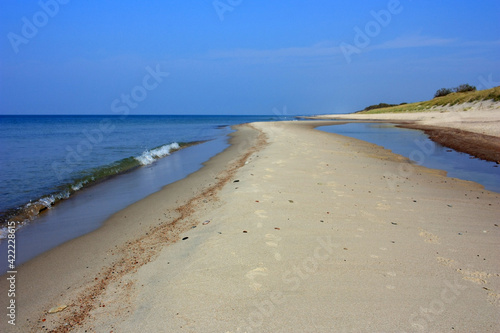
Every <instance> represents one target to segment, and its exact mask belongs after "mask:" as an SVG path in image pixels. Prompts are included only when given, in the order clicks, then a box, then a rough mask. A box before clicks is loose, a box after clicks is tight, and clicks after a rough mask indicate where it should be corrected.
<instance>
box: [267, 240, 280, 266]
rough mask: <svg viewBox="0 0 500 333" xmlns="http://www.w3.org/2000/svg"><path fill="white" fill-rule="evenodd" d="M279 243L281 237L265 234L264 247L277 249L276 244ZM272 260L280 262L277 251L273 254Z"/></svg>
mask: <svg viewBox="0 0 500 333" xmlns="http://www.w3.org/2000/svg"><path fill="white" fill-rule="evenodd" d="M279 241H281V237H279V236H276V235H273V234H266V245H267V246H269V247H274V248H277V247H278V242H279ZM274 259H276V260H277V261H280V260H281V254H280V253H279V252H278V251H275V252H274Z"/></svg>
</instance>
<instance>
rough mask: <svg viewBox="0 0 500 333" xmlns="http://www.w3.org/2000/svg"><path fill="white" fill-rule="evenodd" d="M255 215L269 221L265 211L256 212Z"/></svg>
mask: <svg viewBox="0 0 500 333" xmlns="http://www.w3.org/2000/svg"><path fill="white" fill-rule="evenodd" d="M254 214H255V215H257V216H258V217H260V218H261V219H267V215H266V214H267V212H266V211H265V210H262V209H259V210H256V211H255V212H254Z"/></svg>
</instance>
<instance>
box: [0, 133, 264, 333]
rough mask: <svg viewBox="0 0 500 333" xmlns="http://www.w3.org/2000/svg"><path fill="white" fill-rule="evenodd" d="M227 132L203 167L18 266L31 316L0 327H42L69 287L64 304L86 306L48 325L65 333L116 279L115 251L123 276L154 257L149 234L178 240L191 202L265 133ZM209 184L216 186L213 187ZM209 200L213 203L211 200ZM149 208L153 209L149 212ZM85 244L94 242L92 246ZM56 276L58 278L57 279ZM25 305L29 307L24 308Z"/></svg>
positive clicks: (0, 286) (3, 285)
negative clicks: (222, 144)
mask: <svg viewBox="0 0 500 333" xmlns="http://www.w3.org/2000/svg"><path fill="white" fill-rule="evenodd" d="M240 126H241V125H237V126H235V127H240ZM239 132H243V133H245V132H250V130H249V129H246V128H245V129H240V130H239ZM229 136H230V137H231V138H230V140H229V143H230V146H229V147H228V148H227V149H225V150H224V151H223V152H221V153H219V154H217V155H216V156H214V157H212V158H211V159H210V160H208V161H207V162H205V163H203V165H204V166H203V168H202V169H201V170H199V171H196V172H195V173H192V174H190V175H188V176H187V177H185V178H183V179H181V180H179V181H177V182H174V183H172V184H169V185H167V186H165V187H164V188H163V189H162V190H160V191H158V192H156V193H153V194H151V195H149V196H148V197H146V198H144V199H142V200H140V201H138V202H136V203H133V204H131V205H130V206H128V207H127V208H125V209H123V210H121V211H119V212H117V213H115V214H113V216H111V217H110V218H109V219H107V220H106V221H105V222H104V224H103V225H102V226H101V227H100V228H98V229H97V230H95V231H92V232H90V233H88V234H85V235H83V236H80V237H78V238H75V239H72V240H70V241H68V242H65V243H63V244H61V245H59V246H57V247H55V248H53V249H51V250H49V251H47V252H44V253H42V254H40V255H39V256H37V257H35V258H33V259H31V260H29V261H28V262H26V263H23V264H22V265H20V266H19V267H18V268H17V270H18V273H17V274H18V275H19V277H18V280H17V283H18V286H17V287H18V290H21V291H20V292H19V293H18V294H17V295H16V302H18V303H21V304H23V305H24V306H23V312H27V313H29V315H28V316H26V317H23V318H19V319H18V320H17V321H18V323H19V322H20V324H22V325H23V328H20V327H19V325H16V326H15V327H13V326H10V325H7V323H6V321H2V322H0V328H2V327H4V328H9V329H13V328H14V331H16V330H17V329H19V332H24V331H25V330H26V329H29V330H30V331H31V330H33V329H35V327H38V328H40V327H41V326H43V325H41V326H40V325H39V324H42V323H43V321H42V319H41V318H38V317H40V315H43V313H44V312H46V311H47V310H48V308H50V307H51V306H50V304H51V303H50V299H51V298H52V297H55V298H58V297H57V296H56V295H61V296H63V295H64V294H65V293H66V292H67V291H68V290H70V292H69V293H70V295H67V297H63V298H65V299H66V300H67V301H63V303H69V304H73V306H75V307H76V308H78V307H79V306H78V305H77V304H76V303H75V297H76V302H77V303H82V304H86V306H85V307H84V308H80V311H77V313H76V314H73V315H71V316H70V317H71V319H69V318H65V319H64V320H63V322H64V323H66V324H69V325H61V326H60V327H59V328H52V329H53V330H55V331H57V332H65V331H67V330H69V328H70V327H71V324H72V323H73V325H78V323H79V322H81V321H82V320H84V319H86V315H87V314H88V311H90V310H92V309H95V308H96V304H93V303H92V302H91V301H90V299H92V298H94V297H95V296H96V293H97V294H100V293H102V292H103V291H104V289H103V287H104V286H107V285H108V284H109V282H111V281H112V280H115V279H116V276H117V275H114V274H115V269H116V262H117V261H116V260H114V259H115V258H112V257H113V256H114V255H115V254H118V253H116V252H119V254H120V257H121V260H120V261H122V262H124V261H125V260H126V262H125V263H126V266H125V267H122V269H121V271H120V273H121V274H125V273H130V272H131V271H136V270H137V269H138V268H139V267H140V265H144V264H146V263H147V262H148V261H149V259H150V258H151V257H152V256H154V253H155V252H156V250H157V248H158V247H162V246H163V245H165V244H162V242H161V240H157V241H156V242H154V244H153V245H154V246H153V247H150V250H152V251H149V252H148V253H147V254H146V255H145V253H144V252H145V251H146V249H145V248H143V246H142V245H141V243H142V241H143V240H144V239H148V238H149V239H150V238H151V236H150V235H149V234H150V232H154V233H155V234H158V233H163V234H164V237H165V240H166V243H168V244H172V243H175V242H177V241H178V240H179V234H180V233H182V232H183V231H186V230H187V228H189V227H191V225H189V226H186V225H180V224H181V223H177V222H178V221H180V220H182V219H183V218H185V217H186V216H189V214H190V213H192V210H191V208H190V206H191V205H192V204H193V202H194V201H196V200H197V199H199V198H198V197H199V196H200V195H203V194H205V195H207V194H208V195H209V196H212V195H213V192H214V191H216V190H217V188H218V187H219V186H221V185H222V184H223V183H224V182H227V181H228V178H227V177H228V176H229V175H231V173H230V171H231V169H228V168H227V167H231V164H235V163H241V161H240V160H241V158H242V157H241V156H239V155H241V154H240V152H245V154H243V157H244V158H247V157H248V154H251V153H252V152H253V151H254V149H256V148H254V146H253V145H254V144H255V145H256V146H258V145H261V144H263V140H264V138H263V137H257V135H256V134H255V133H248V134H246V136H244V135H241V134H240V136H239V137H236V135H235V134H234V133H231V134H229ZM246 151H248V152H246ZM218 175H222V178H221V179H217V176H218ZM213 182H215V184H213V185H212V183H213ZM192 191H193V192H192ZM194 191H196V192H198V193H195V192H194ZM211 192H212V193H211ZM170 193H172V194H175V196H172V195H170ZM165 196H167V203H165V202H164V200H165ZM210 203H211V204H213V202H212V201H211V202H210ZM151 206H153V207H154V208H155V209H154V210H153V209H152V207H151ZM145 211H147V212H148V214H147V218H149V219H146V220H147V221H148V223H144V226H143V223H142V222H139V223H136V222H134V221H143V217H144V216H143V213H144V212H145ZM152 215H154V216H159V217H161V218H163V219H169V220H173V221H172V222H170V223H168V224H165V222H162V223H159V224H158V222H156V221H157V219H156V218H154V219H151V216H152ZM167 215H168V216H167ZM145 230H147V231H145ZM89 244H92V246H91V247H90V248H89ZM132 244H133V246H134V247H133V251H134V255H131V254H130V251H129V247H130V246H132ZM139 256H141V258H143V259H144V260H141V262H140V265H139V262H138V261H137V260H138V258H139ZM130 257H133V259H131V258H130ZM145 257H147V258H145ZM110 268H111V269H110ZM3 276H6V275H3ZM55 277H58V278H57V281H56V279H55ZM39 282H41V283H39ZM75 285H77V286H78V287H77V289H76V290H74V288H73V287H74V286H75ZM7 286H8V281H7V280H6V279H2V281H0V290H8V287H7ZM70 299H71V301H70ZM7 301H8V300H7V298H4V297H2V302H1V305H5V307H4V308H6V307H7V305H8V304H7V303H6V302H7ZM58 303H61V302H60V301H59V302H58ZM27 304H29V306H26V305H27ZM47 307H48V308H47Z"/></svg>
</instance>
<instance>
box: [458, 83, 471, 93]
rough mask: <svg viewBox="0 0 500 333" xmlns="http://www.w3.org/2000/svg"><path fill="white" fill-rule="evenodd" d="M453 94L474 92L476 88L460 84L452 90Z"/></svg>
mask: <svg viewBox="0 0 500 333" xmlns="http://www.w3.org/2000/svg"><path fill="white" fill-rule="evenodd" d="M453 90H454V91H455V92H457V93H460V92H467V91H476V87H474V86H471V85H470V84H467V83H466V84H461V85H459V86H458V87H456V88H454V89H453Z"/></svg>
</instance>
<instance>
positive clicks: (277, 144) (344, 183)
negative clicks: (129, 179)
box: [0, 122, 500, 332]
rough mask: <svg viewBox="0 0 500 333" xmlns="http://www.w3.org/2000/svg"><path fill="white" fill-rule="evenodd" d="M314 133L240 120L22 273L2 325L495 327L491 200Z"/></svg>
mask: <svg viewBox="0 0 500 333" xmlns="http://www.w3.org/2000/svg"><path fill="white" fill-rule="evenodd" d="M319 124H320V123H319V122H280V123H257V124H254V125H253V127H250V126H240V127H239V131H238V132H237V133H236V134H235V137H234V138H233V145H232V146H231V147H230V148H229V149H228V150H226V151H225V152H223V153H222V154H219V155H218V156H216V157H215V158H213V159H212V160H211V161H209V162H208V163H207V165H206V166H205V167H204V168H203V169H202V170H200V171H199V172H197V173H195V174H193V175H191V176H189V177H188V178H186V179H184V180H182V181H179V182H177V183H174V184H172V185H169V186H167V187H166V188H165V189H163V190H162V191H160V192H158V193H156V194H154V195H152V196H150V197H148V198H146V199H144V200H142V201H140V202H138V203H136V204H134V205H132V206H130V207H128V208H127V209H125V210H123V211H121V212H119V213H117V214H115V216H113V218H112V219H111V220H109V221H108V222H107V223H106V224H105V226H103V227H102V228H101V229H99V230H97V231H95V232H93V233H91V234H89V235H86V236H83V237H80V238H78V239H76V240H73V241H71V242H69V243H66V244H64V245H62V246H60V247H58V248H56V249H54V250H52V251H50V252H48V253H46V254H44V255H42V256H40V257H38V258H36V259H35V260H32V261H30V262H28V263H27V264H25V265H23V266H22V267H20V268H19V271H18V275H17V277H18V281H17V289H18V292H19V293H18V296H17V299H16V301H17V302H18V318H17V325H16V327H15V328H14V329H13V327H8V325H7V324H6V321H5V320H2V322H1V324H0V325H1V326H0V331H2V332H7V331H8V332H10V331H13V332H27V331H29V330H34V331H45V330H50V329H53V328H56V329H57V330H58V331H64V330H66V329H68V330H69V329H70V328H73V329H74V330H75V331H76V332H111V331H112V332H138V331H142V332H447V331H450V332H451V331H452V332H498V331H500V264H499V261H498V249H499V245H500V228H499V227H498V223H499V219H498V216H500V200H499V199H500V194H498V193H494V192H489V191H486V190H484V189H483V188H482V187H481V186H480V185H478V184H476V183H472V182H467V181H461V180H457V179H452V178H447V177H446V176H445V174H444V172H442V171H438V170H430V169H426V168H423V167H420V166H416V165H412V164H411V163H410V162H409V161H408V160H407V159H406V158H403V157H401V156H397V155H394V154H392V153H391V152H389V151H388V150H385V149H383V148H381V147H378V146H376V145H373V144H369V143H366V142H362V141H359V140H355V139H351V138H346V137H342V136H339V135H335V134H331V133H325V132H321V131H318V130H313V129H312V128H313V127H314V126H317V125H319ZM205 221H207V222H205ZM208 221H210V222H208ZM204 222H205V223H204ZM172 223H173V224H172ZM185 237H188V238H187V239H185V240H182V238H185ZM0 283H1V285H0V287H1V290H2V294H5V293H6V292H5V290H6V287H7V284H6V281H5V279H3V281H1V282H0ZM4 299H5V297H2V301H3V300H4ZM58 305H68V307H67V308H65V309H64V310H63V311H61V312H58V313H55V314H47V311H48V310H49V309H50V308H51V307H54V306H58ZM2 306H4V303H2ZM3 308H4V309H5V307H3Z"/></svg>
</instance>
